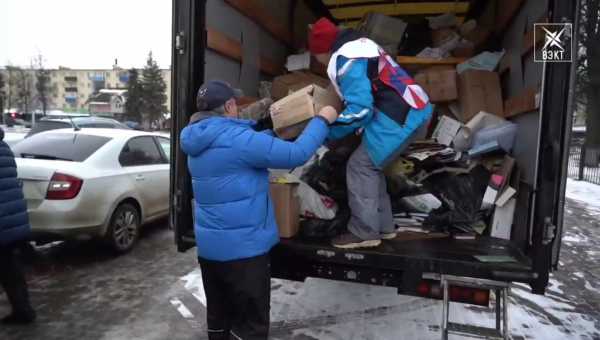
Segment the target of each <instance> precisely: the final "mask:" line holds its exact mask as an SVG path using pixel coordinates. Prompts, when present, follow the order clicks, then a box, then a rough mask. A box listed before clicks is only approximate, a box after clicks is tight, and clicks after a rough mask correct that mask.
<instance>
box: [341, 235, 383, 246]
mask: <svg viewBox="0 0 600 340" xmlns="http://www.w3.org/2000/svg"><path fill="white" fill-rule="evenodd" d="M331 244H332V245H333V246H334V247H336V248H341V249H357V248H373V247H377V246H379V245H380V244H381V240H363V239H361V238H359V237H357V236H354V234H352V233H345V234H342V235H339V236H337V237H335V238H334V239H333V240H332V241H331Z"/></svg>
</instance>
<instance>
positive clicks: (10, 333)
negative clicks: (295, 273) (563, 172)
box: [0, 180, 600, 340]
mask: <svg viewBox="0 0 600 340" xmlns="http://www.w3.org/2000/svg"><path fill="white" fill-rule="evenodd" d="M599 214H600V186H595V185H590V184H587V183H582V182H576V181H571V180H569V183H568V190H567V204H566V206H565V233H564V237H563V247H562V253H561V261H560V267H559V270H558V271H557V272H555V273H553V274H552V275H551V279H550V285H549V287H548V290H547V292H546V295H545V296H538V295H533V294H530V293H529V288H528V287H527V286H525V285H515V286H514V288H513V289H512V291H511V296H510V306H509V315H510V319H509V326H510V330H511V334H512V339H544V340H546V339H550V340H551V339H560V340H563V339H586V340H595V339H599V340H600V265H598V263H600V218H599V217H598V215H599ZM163 223H164V222H163ZM39 256H40V258H38V259H36V260H34V261H33V263H32V264H31V265H30V266H29V267H28V268H29V269H28V276H29V282H30V288H31V293H32V300H33V303H34V305H35V306H36V309H37V310H38V314H39V320H38V322H37V324H36V325H34V326H30V327H24V328H0V339H3V340H12V339H14V340H17V339H19V340H20V339H44V340H48V339H61V340H63V339H86V340H87V339H102V340H114V339H117V340H118V339H140V340H163V339H169V340H171V339H181V340H191V339H206V334H205V316H206V315H205V312H206V311H205V304H206V300H205V296H204V290H203V288H202V284H201V273H200V270H199V269H198V268H197V265H196V261H195V257H194V252H193V251H188V252H187V253H184V254H179V253H177V252H176V250H175V247H174V245H173V241H172V233H171V231H169V230H167V229H166V228H164V226H163V225H157V226H154V227H151V228H149V230H148V231H147V232H145V233H144V235H143V237H142V239H141V240H140V243H139V245H138V247H136V249H134V250H133V251H132V252H131V253H129V254H127V255H125V256H121V257H115V256H113V255H112V254H110V252H108V251H106V250H105V249H104V248H102V247H100V246H96V245H94V244H90V243H82V244H55V245H52V246H49V247H46V248H42V249H41V250H40V255H39ZM491 307H493V303H492V306H491ZM491 311H492V309H485V308H482V307H475V306H467V305H460V304H453V305H452V307H451V319H452V321H455V322H464V323H473V324H476V325H482V326H483V325H485V326H493V324H494V319H493V315H492V313H491ZM6 312H8V306H7V302H6V300H5V296H4V295H3V294H0V314H4V313H6ZM441 313H442V311H441V303H440V302H439V301H435V300H428V299H421V298H415V297H408V296H399V295H397V294H396V291H395V290H394V289H392V288H385V287H376V286H367V285H361V284H353V283H344V282H335V281H328V280H320V279H308V280H307V281H306V282H304V283H298V282H289V281H283V280H273V283H272V325H271V326H272V327H271V329H272V339H281V340H283V339H286V340H287V339H294V340H311V339H319V340H320V339H323V340H338V339H339V340H342V339H343V340H347V339H352V340H377V339H381V340H387V339H410V340H420V339H439V338H440V336H441V334H440V321H441V316H442V315H441ZM450 338H451V339H465V338H464V337H459V336H452V335H451V336H450Z"/></svg>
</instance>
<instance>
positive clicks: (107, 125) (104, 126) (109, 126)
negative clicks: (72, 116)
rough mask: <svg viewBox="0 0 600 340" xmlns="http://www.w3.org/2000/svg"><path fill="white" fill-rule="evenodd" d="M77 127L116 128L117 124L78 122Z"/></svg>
mask: <svg viewBox="0 0 600 340" xmlns="http://www.w3.org/2000/svg"><path fill="white" fill-rule="evenodd" d="M79 127H82V128H83V127H86V128H101V129H117V128H118V127H117V125H115V124H111V123H86V124H79Z"/></svg>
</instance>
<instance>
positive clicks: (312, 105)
mask: <svg viewBox="0 0 600 340" xmlns="http://www.w3.org/2000/svg"><path fill="white" fill-rule="evenodd" d="M327 105H330V106H333V107H334V108H335V109H336V110H337V111H338V112H339V111H340V110H341V108H342V102H341V100H340V99H339V97H338V95H337V93H335V91H334V90H333V89H332V88H327V89H324V88H322V87H320V86H318V85H309V86H306V87H304V88H302V89H300V90H298V91H296V92H294V93H291V94H290V95H288V96H287V97H285V98H283V99H280V100H279V101H277V102H276V103H274V104H273V108H274V109H275V110H273V112H276V114H273V113H272V114H271V119H272V121H273V130H274V131H275V133H276V134H277V136H279V137H280V138H282V139H291V138H294V137H296V136H298V135H300V134H301V133H302V131H303V130H304V127H306V124H307V123H308V120H310V119H311V118H312V117H314V116H315V115H316V114H317V113H318V112H319V111H320V110H321V108H323V107H324V106H327Z"/></svg>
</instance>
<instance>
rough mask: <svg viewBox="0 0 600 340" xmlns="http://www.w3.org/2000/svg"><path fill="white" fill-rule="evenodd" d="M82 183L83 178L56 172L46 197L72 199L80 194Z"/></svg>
mask: <svg viewBox="0 0 600 340" xmlns="http://www.w3.org/2000/svg"><path fill="white" fill-rule="evenodd" d="M82 185H83V180H82V179H80V178H77V177H73V176H69V175H65V174H61V173H59V172H55V173H54V175H52V178H51V179H50V184H48V191H47V193H46V199H49V200H70V199H72V198H75V197H76V196H77V195H78V194H79V191H80V190H81V186H82Z"/></svg>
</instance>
